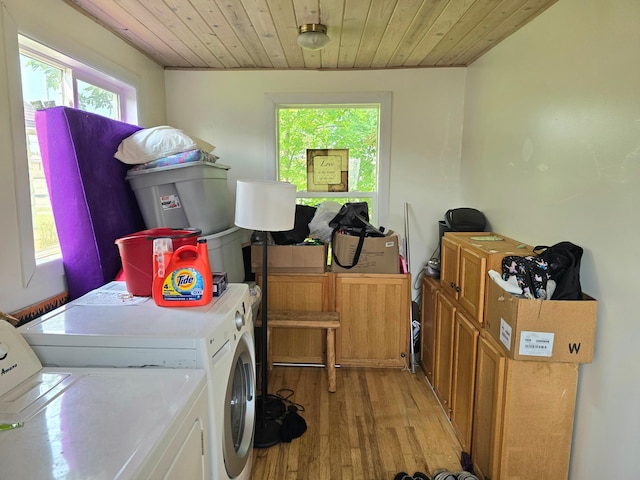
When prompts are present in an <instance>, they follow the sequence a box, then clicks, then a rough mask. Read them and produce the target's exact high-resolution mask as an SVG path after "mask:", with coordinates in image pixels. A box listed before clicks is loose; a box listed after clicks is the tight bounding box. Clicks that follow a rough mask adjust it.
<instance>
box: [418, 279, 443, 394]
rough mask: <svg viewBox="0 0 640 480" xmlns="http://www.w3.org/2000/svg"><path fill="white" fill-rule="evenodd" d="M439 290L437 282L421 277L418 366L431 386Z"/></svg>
mask: <svg viewBox="0 0 640 480" xmlns="http://www.w3.org/2000/svg"><path fill="white" fill-rule="evenodd" d="M439 289H440V283H439V281H438V280H436V279H434V278H431V277H427V276H425V277H422V305H421V316H422V318H421V324H420V365H421V367H422V371H423V372H424V374H425V376H426V377H427V380H429V383H430V384H431V385H433V377H434V372H435V371H434V368H435V363H436V358H435V356H436V313H437V312H436V305H437V296H436V293H437V292H438V290H439Z"/></svg>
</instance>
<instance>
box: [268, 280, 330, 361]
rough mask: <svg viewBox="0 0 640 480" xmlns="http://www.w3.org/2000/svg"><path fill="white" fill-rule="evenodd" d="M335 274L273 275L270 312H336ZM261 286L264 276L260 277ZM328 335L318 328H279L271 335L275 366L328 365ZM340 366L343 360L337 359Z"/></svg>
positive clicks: (269, 300)
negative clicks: (297, 364) (326, 349)
mask: <svg viewBox="0 0 640 480" xmlns="http://www.w3.org/2000/svg"><path fill="white" fill-rule="evenodd" d="M333 277H334V274H332V273H321V274H284V273H283V274H272V275H269V277H268V279H267V281H268V282H269V284H268V288H267V292H268V297H269V298H268V303H267V305H268V306H269V309H270V310H290V311H294V312H303V311H310V312H327V311H332V310H333V309H334V306H335V301H334V291H333V288H334V283H333V282H334V281H333ZM256 279H257V281H258V284H260V283H261V280H262V276H261V275H256ZM325 341H326V335H325V333H324V331H323V330H322V329H315V328H275V329H273V331H272V332H271V348H270V351H271V355H272V358H273V361H274V362H283V363H318V364H321V363H324V358H325V357H324V353H323V352H324V350H325ZM336 362H337V363H340V360H339V359H336Z"/></svg>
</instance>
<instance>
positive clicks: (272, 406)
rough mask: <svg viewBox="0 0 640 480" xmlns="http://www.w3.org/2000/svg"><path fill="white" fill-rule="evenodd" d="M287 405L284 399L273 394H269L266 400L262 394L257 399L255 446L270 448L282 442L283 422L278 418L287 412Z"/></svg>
mask: <svg viewBox="0 0 640 480" xmlns="http://www.w3.org/2000/svg"><path fill="white" fill-rule="evenodd" d="M285 410H286V409H285V406H284V403H283V402H282V400H280V399H279V398H278V397H275V396H273V395H269V394H267V396H266V398H265V402H264V411H263V401H262V396H259V397H258V398H257V401H256V430H255V433H254V435H253V446H254V447H255V448H269V447H273V446H274V445H277V444H278V443H280V442H281V441H282V440H281V437H280V429H281V428H282V424H281V423H280V422H279V421H278V419H280V418H282V417H283V416H284V413H285Z"/></svg>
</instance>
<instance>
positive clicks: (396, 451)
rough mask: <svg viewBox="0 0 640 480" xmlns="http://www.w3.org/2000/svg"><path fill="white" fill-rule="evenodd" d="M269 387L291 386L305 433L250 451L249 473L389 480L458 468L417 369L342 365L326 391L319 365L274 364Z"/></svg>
mask: <svg viewBox="0 0 640 480" xmlns="http://www.w3.org/2000/svg"><path fill="white" fill-rule="evenodd" d="M269 386H270V388H269V393H270V394H273V393H275V392H276V391H277V390H278V389H280V388H289V389H292V390H293V391H294V392H295V393H294V394H293V396H292V397H291V400H293V401H294V402H296V403H299V404H301V405H303V406H304V408H305V411H304V412H301V415H302V416H303V417H304V419H305V420H306V423H307V431H306V432H305V433H304V434H303V435H302V436H301V437H299V438H297V439H294V440H293V441H292V442H291V443H281V444H279V445H276V446H273V447H271V448H267V449H256V450H254V458H253V469H252V477H251V478H252V479H255V480H266V479H273V480H294V479H298V480H307V479H308V480H315V479H319V480H352V479H353V480H355V479H364V480H370V479H372V480H377V479H380V480H382V479H389V480H392V479H393V477H394V476H395V475H396V473H398V472H400V471H404V472H407V473H409V475H413V473H414V472H415V471H422V472H425V473H427V474H429V475H431V473H432V472H433V471H434V470H436V469H438V468H447V469H449V470H452V471H454V470H460V469H461V468H460V444H459V443H458V441H457V439H456V438H455V436H454V433H453V430H452V429H451V426H450V424H449V423H448V421H447V419H446V417H445V415H444V413H443V411H442V409H441V408H440V405H439V403H438V401H437V400H436V398H435V396H434V394H433V391H432V390H431V387H430V386H429V384H428V383H427V381H426V380H425V378H424V376H423V374H422V372H421V371H420V370H417V371H416V373H415V374H412V373H411V372H410V371H408V370H397V369H365V368H341V369H338V375H337V391H336V392H335V393H329V392H328V391H327V375H326V371H325V370H324V369H323V368H316V367H290V366H287V367H282V366H280V367H278V366H276V367H274V369H273V370H272V371H270V372H269Z"/></svg>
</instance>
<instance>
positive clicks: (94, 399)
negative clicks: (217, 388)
mask: <svg viewBox="0 0 640 480" xmlns="http://www.w3.org/2000/svg"><path fill="white" fill-rule="evenodd" d="M7 327H8V328H7ZM10 329H12V330H13V331H11V330H10ZM19 336H20V335H19V334H18V333H17V332H16V331H15V329H13V327H12V326H11V325H9V324H8V323H7V322H0V339H1V340H2V344H3V345H8V346H9V348H8V353H7V354H6V356H5V355H4V353H3V354H2V355H0V357H2V359H0V369H1V370H0V371H1V372H2V375H1V376H0V379H1V380H0V381H1V382H2V384H1V385H2V394H1V395H0V425H2V428H1V429H0V478H34V479H35V478H37V479H59V478H60V479H62V478H64V479H89V478H95V479H98V478H109V479H116V478H117V479H129V478H140V477H146V476H148V475H149V474H150V473H151V471H152V469H153V468H154V467H155V465H157V464H158V463H159V461H160V460H161V458H162V455H163V453H164V452H165V451H166V450H167V448H168V446H169V442H170V439H171V438H172V432H173V431H174V430H175V429H177V428H178V426H179V425H180V423H181V422H182V421H183V420H184V415H185V413H186V410H187V409H188V408H189V406H190V405H191V404H193V403H194V401H195V400H194V399H195V398H196V396H197V395H199V394H201V392H203V391H204V388H205V373H204V371H203V370H180V369H172V370H163V369H148V370H141V369H111V368H105V369H73V368H70V369H60V368H57V369H52V368H42V369H39V370H38V371H37V373H35V374H33V375H31V376H29V377H28V378H26V379H25V380H23V381H21V382H20V383H18V384H17V385H15V386H14V387H12V388H9V389H7V388H6V387H7V385H9V384H11V383H15V379H16V378H18V377H21V376H22V375H23V373H22V372H23V366H24V365H23V363H24V362H27V363H28V359H27V357H28V355H26V356H25V355H24V354H21V352H22V350H24V347H25V345H21V342H20V339H19V338H18V337H19ZM27 348H28V346H27ZM6 350H7V349H4V350H3V352H4V351H6ZM25 359H27V360H25Z"/></svg>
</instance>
